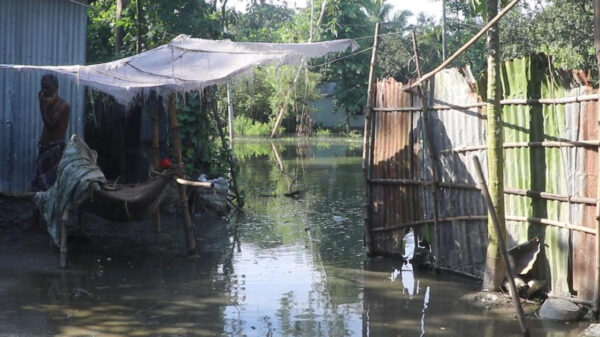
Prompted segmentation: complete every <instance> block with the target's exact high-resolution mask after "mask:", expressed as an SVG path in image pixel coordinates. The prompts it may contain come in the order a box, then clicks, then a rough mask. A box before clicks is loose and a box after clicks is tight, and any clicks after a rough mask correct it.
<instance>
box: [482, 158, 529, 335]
mask: <svg viewBox="0 0 600 337" xmlns="http://www.w3.org/2000/svg"><path fill="white" fill-rule="evenodd" d="M473 163H474V164H475V170H476V171H477V178H478V180H479V184H480V185H481V194H483V198H484V199H485V202H486V204H487V209H488V212H489V215H490V218H492V223H493V224H494V226H495V227H496V231H498V233H499V235H498V245H499V246H500V252H501V255H502V259H503V260H504V264H505V265H506V268H505V269H504V270H505V274H506V278H508V286H509V288H510V295H511V296H512V300H513V304H514V306H515V309H516V310H517V317H518V318H519V325H520V327H521V333H522V334H523V336H527V337H529V330H528V329H527V325H526V324H525V313H524V312H523V307H522V306H521V301H520V300H519V294H518V293H517V287H516V286H515V275H514V273H513V271H512V267H511V266H510V262H509V261H508V252H507V250H506V242H505V241H504V234H503V233H502V231H501V230H500V220H499V219H498V214H497V213H496V209H495V208H494V204H493V203H492V198H491V197H490V193H489V191H488V188H487V184H486V182H485V177H484V176H483V170H482V169H481V164H480V163H479V158H477V156H473Z"/></svg>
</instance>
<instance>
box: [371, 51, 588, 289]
mask: <svg viewBox="0 0 600 337" xmlns="http://www.w3.org/2000/svg"><path fill="white" fill-rule="evenodd" d="M471 77H472V76H471V75H470V74H469V73H468V71H466V70H458V69H450V70H445V71H443V72H440V73H439V74H437V75H436V77H435V79H434V80H433V81H432V82H431V83H430V90H429V91H430V93H429V98H428V99H429V104H428V105H429V106H430V109H429V110H428V114H429V122H428V124H427V125H425V123H424V119H423V118H422V117H423V112H422V111H421V108H420V106H421V105H420V102H419V101H418V99H417V96H416V95H411V94H410V93H407V92H404V91H402V89H403V87H402V84H401V83H397V82H395V81H393V80H391V79H388V80H384V81H382V82H379V83H378V87H377V89H378V90H377V91H378V92H377V96H376V108H375V109H374V118H373V120H374V123H375V126H374V127H373V128H372V130H374V133H373V134H372V135H371V139H372V140H373V143H372V146H371V147H372V149H373V153H372V155H371V163H370V172H371V174H370V176H369V177H370V179H369V181H368V188H369V190H370V191H371V193H370V195H371V198H370V200H369V212H368V214H367V217H368V220H367V225H368V228H370V230H371V233H372V235H373V251H374V252H375V253H378V254H391V255H397V254H398V251H399V248H400V243H401V238H402V234H403V233H404V230H405V229H406V228H407V227H415V231H416V233H417V235H418V236H419V238H420V239H423V238H427V239H428V240H434V242H435V239H439V245H440V253H439V255H440V256H439V257H438V259H439V260H438V261H439V264H440V266H441V267H446V268H451V269H453V270H456V271H459V272H463V273H467V274H472V275H475V276H481V275H482V272H483V268H484V261H485V250H486V247H487V213H486V208H485V205H484V203H483V199H482V197H481V194H480V191H479V188H478V186H477V185H476V183H475V180H474V178H473V177H474V176H475V175H474V173H475V172H474V168H473V167H472V163H471V161H470V160H467V159H468V157H469V156H471V155H472V154H476V155H478V156H479V157H480V158H482V159H483V165H486V160H485V158H486V153H485V150H486V145H485V126H486V124H485V123H486V121H485V115H484V109H482V108H483V106H485V103H482V99H481V98H480V97H479V96H478V95H477V93H476V92H475V90H474V87H475V86H474V83H471V82H470V78H471ZM503 84H504V85H503V87H504V91H505V92H504V97H505V98H506V99H504V100H503V101H502V104H503V120H504V141H505V143H504V152H505V163H504V165H505V203H506V219H507V233H508V237H507V239H508V242H509V246H513V245H516V244H519V243H523V242H526V241H527V240H529V239H531V238H533V237H535V236H537V237H540V239H542V241H543V242H544V246H545V252H544V253H543V254H542V255H541V257H542V258H541V259H539V258H538V266H539V267H541V268H538V269H539V270H540V271H543V270H547V271H548V275H543V273H538V275H536V276H538V277H541V278H546V279H548V280H549V281H550V285H551V290H552V291H553V293H554V294H557V295H577V296H578V297H579V298H581V299H591V297H592V292H593V289H594V285H593V280H594V277H593V273H594V259H593V258H591V257H590V256H589V251H590V249H589V247H593V245H594V238H595V229H594V228H595V223H596V219H595V206H596V179H597V173H596V171H597V147H598V140H597V139H596V138H597V126H596V123H595V121H596V120H597V118H596V114H597V113H596V104H597V103H596V100H597V95H595V93H594V92H593V91H592V88H591V86H590V85H589V84H588V83H587V82H586V81H585V80H582V77H581V76H580V73H576V72H558V71H555V70H553V69H551V68H549V67H548V63H547V62H546V60H545V59H544V58H541V57H530V58H522V59H516V60H513V61H510V62H507V63H505V65H504V71H503ZM592 93H594V94H593V95H592ZM425 127H428V128H430V130H431V134H432V135H433V137H432V138H433V139H432V141H431V151H432V152H433V155H434V156H433V163H432V162H431V161H430V160H429V159H428V156H427V155H426V154H427V153H426V152H427V151H428V147H427V144H426V143H425V141H426V140H424V137H423V133H424V128H425ZM432 164H433V165H435V167H436V169H437V175H438V176H437V181H433V179H432V176H431V165H432ZM436 197H437V198H438V202H439V210H438V211H439V219H437V220H438V221H439V223H440V228H439V233H437V235H436V233H434V231H433V226H432V225H433V223H434V212H433V205H434V203H433V198H436ZM585 250H587V253H588V257H587V258H584V252H585ZM540 262H541V263H540Z"/></svg>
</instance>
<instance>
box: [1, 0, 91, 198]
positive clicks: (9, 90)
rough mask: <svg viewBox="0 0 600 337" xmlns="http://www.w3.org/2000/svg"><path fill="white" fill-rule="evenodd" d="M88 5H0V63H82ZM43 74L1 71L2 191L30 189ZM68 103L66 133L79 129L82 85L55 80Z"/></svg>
mask: <svg viewBox="0 0 600 337" xmlns="http://www.w3.org/2000/svg"><path fill="white" fill-rule="evenodd" d="M86 25H87V14H86V7H84V6H82V5H79V4H76V3H73V2H71V1H67V0H2V1H0V33H1V34H0V63H7V64H36V65H63V64H83V63H85V40H86ZM42 75H43V73H41V72H33V71H27V72H19V71H8V70H3V71H0V191H5V192H6V191H10V192H13V193H18V192H23V191H26V190H28V189H29V187H30V181H31V179H32V178H33V175H34V172H35V160H36V157H37V143H38V141H39V137H40V134H41V131H42V127H43V124H42V119H41V116H40V112H39V106H38V100H37V93H38V92H39V90H40V79H41V77H42ZM58 80H59V86H60V88H59V95H60V96H61V97H63V98H64V99H65V100H66V101H67V102H69V103H70V104H71V121H70V126H69V130H68V131H67V133H68V134H71V133H73V132H77V133H81V132H82V129H83V97H84V87H83V86H80V87H79V86H77V83H76V82H75V81H74V80H72V79H69V78H67V77H64V76H58Z"/></svg>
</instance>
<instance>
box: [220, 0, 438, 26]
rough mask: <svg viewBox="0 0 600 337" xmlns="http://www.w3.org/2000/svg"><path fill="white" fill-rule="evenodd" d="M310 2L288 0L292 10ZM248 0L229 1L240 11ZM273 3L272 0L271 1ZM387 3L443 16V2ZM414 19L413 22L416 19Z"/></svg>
mask: <svg viewBox="0 0 600 337" xmlns="http://www.w3.org/2000/svg"><path fill="white" fill-rule="evenodd" d="M309 1H310V0H287V2H288V6H289V7H291V8H304V7H306V4H307V2H309ZM248 2H249V1H248V0H229V1H228V4H229V5H230V6H233V7H235V8H236V9H237V10H239V11H243V10H245V8H246V4H247V3H248ZM271 2H272V0H271ZM386 2H387V3H389V4H390V5H392V6H394V10H395V11H398V10H409V11H411V12H413V14H414V16H415V17H416V16H417V14H419V13H420V12H424V13H425V14H426V15H428V16H433V17H435V18H436V19H437V18H439V17H440V16H441V14H442V2H441V1H432V0H386ZM415 17H413V20H415V19H416V18H415ZM411 23H413V22H411Z"/></svg>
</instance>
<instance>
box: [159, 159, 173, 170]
mask: <svg viewBox="0 0 600 337" xmlns="http://www.w3.org/2000/svg"><path fill="white" fill-rule="evenodd" d="M158 166H159V167H160V168H164V169H168V168H169V167H171V166H173V163H172V162H171V161H170V160H169V158H163V159H162V160H161V161H160V163H158Z"/></svg>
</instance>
